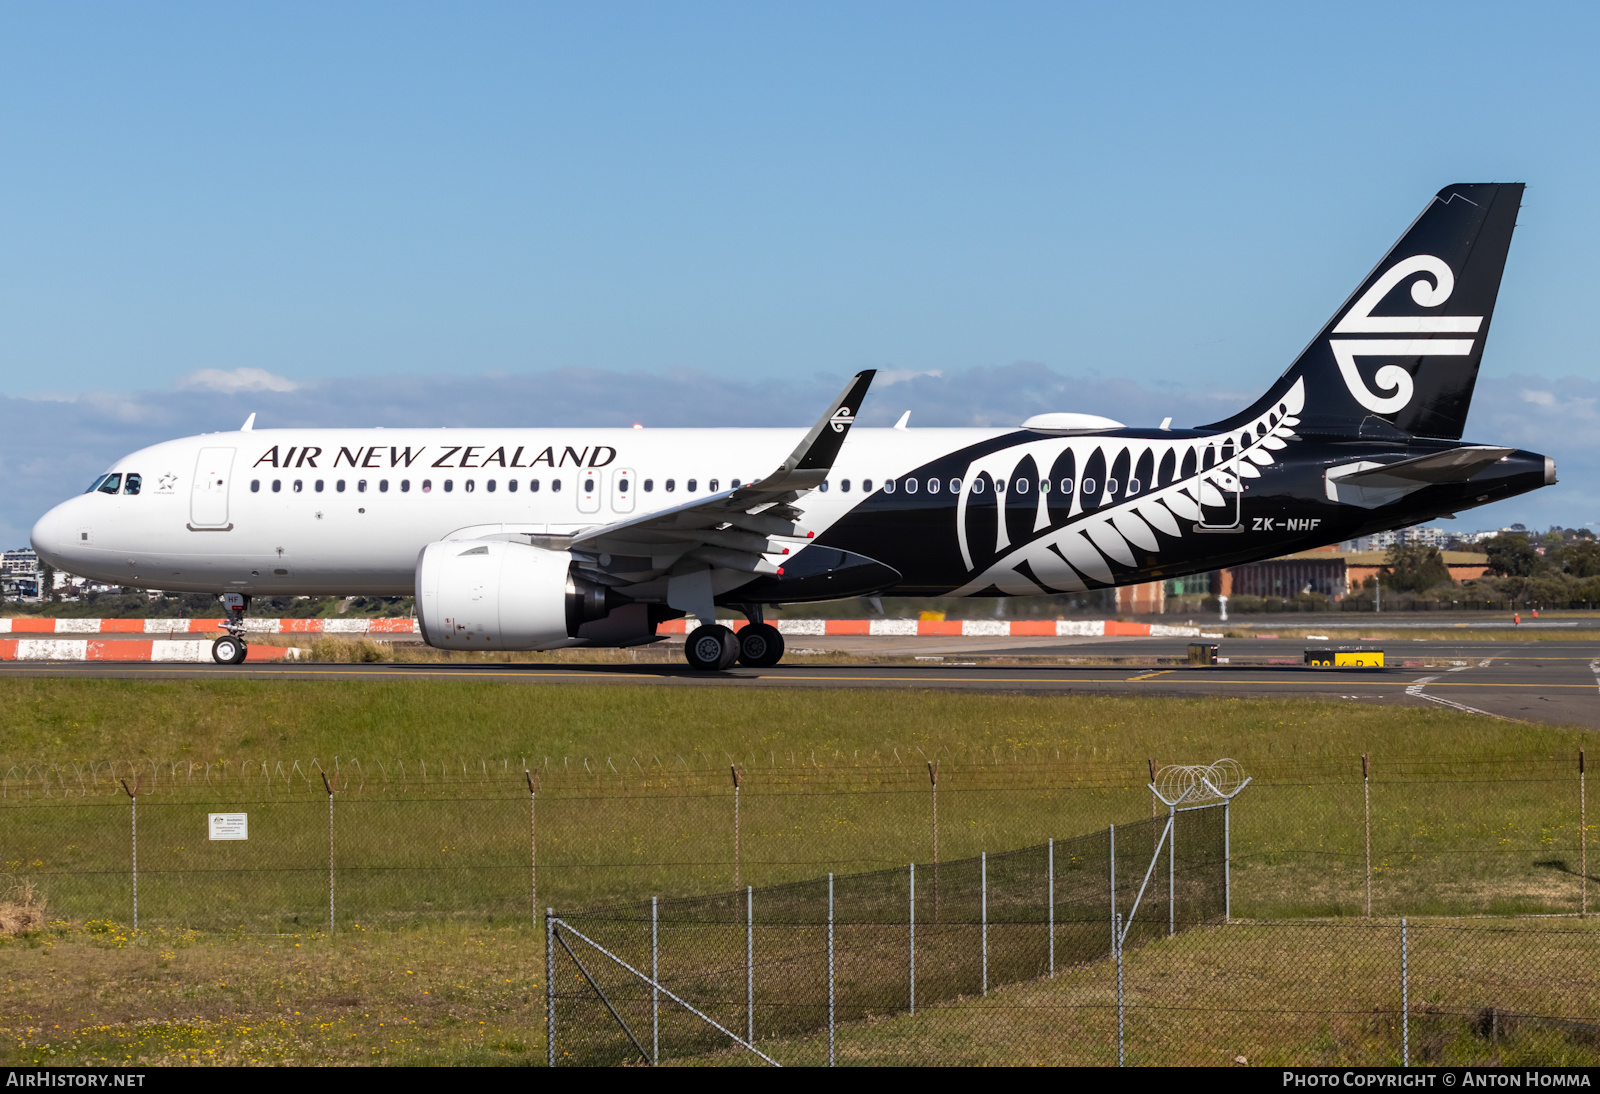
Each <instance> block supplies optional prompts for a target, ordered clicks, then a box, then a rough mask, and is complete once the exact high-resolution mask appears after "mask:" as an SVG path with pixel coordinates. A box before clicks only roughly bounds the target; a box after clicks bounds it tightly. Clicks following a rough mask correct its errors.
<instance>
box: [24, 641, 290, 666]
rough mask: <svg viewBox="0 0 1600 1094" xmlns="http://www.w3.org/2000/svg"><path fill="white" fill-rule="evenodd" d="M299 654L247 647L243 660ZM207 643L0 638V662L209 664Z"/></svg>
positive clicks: (281, 650) (281, 647)
mask: <svg viewBox="0 0 1600 1094" xmlns="http://www.w3.org/2000/svg"><path fill="white" fill-rule="evenodd" d="M299 656H300V651H299V650H297V649H293V648H288V647H284V646H249V647H248V648H247V650H246V653H245V660H246V661H281V660H283V659H285V658H288V659H290V660H294V659H298V658H299ZM210 660H211V642H210V641H209V640H208V639H204V638H187V639H176V640H164V639H149V640H141V639H137V638H134V639H127V638H114V639H111V640H109V641H104V640H99V639H93V638H11V639H0V661H183V662H195V661H210Z"/></svg>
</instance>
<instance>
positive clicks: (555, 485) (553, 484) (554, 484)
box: [550, 479, 561, 494]
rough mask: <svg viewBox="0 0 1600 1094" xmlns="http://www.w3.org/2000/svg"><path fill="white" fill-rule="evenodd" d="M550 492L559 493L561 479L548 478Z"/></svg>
mask: <svg viewBox="0 0 1600 1094" xmlns="http://www.w3.org/2000/svg"><path fill="white" fill-rule="evenodd" d="M550 492H551V493H552V494H559V493H561V480H560V479H551V480H550Z"/></svg>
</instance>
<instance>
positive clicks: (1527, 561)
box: [1483, 535, 1544, 577]
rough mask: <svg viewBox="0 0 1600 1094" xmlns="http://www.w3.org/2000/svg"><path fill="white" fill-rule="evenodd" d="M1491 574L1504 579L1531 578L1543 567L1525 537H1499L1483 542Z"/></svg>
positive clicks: (1542, 562) (1541, 561) (1542, 560)
mask: <svg viewBox="0 0 1600 1094" xmlns="http://www.w3.org/2000/svg"><path fill="white" fill-rule="evenodd" d="M1483 549H1484V551H1485V552H1486V553H1487V554H1488V556H1489V570H1490V572H1491V573H1496V574H1501V575H1503V576H1506V577H1532V576H1533V575H1534V574H1535V573H1536V572H1538V570H1539V569H1540V568H1541V567H1542V566H1543V565H1544V559H1542V558H1540V557H1539V553H1538V552H1537V551H1535V550H1534V549H1533V544H1531V543H1529V542H1528V537H1527V536H1518V535H1499V536H1494V537H1492V538H1490V539H1486V540H1484V541H1483Z"/></svg>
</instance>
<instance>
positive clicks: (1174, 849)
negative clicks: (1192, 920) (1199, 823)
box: [1167, 805, 1178, 938]
mask: <svg viewBox="0 0 1600 1094" xmlns="http://www.w3.org/2000/svg"><path fill="white" fill-rule="evenodd" d="M1167 824H1168V825H1169V826H1170V830H1169V831H1168V833H1167V937H1168V938H1171V937H1172V936H1173V935H1175V934H1177V933H1178V890H1177V888H1176V886H1175V882H1176V880H1177V866H1176V864H1177V860H1178V811H1177V809H1176V808H1175V807H1173V806H1170V805H1169V806H1168V807H1167Z"/></svg>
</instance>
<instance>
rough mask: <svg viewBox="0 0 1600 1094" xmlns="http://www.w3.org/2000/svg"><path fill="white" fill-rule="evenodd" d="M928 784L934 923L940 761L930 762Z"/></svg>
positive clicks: (937, 888) (937, 903) (937, 911)
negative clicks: (931, 796)
mask: <svg viewBox="0 0 1600 1094" xmlns="http://www.w3.org/2000/svg"><path fill="white" fill-rule="evenodd" d="M928 782H929V784H930V785H931V786H932V787H933V921H934V922H935V923H937V922H939V761H937V760H929V761H928Z"/></svg>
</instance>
